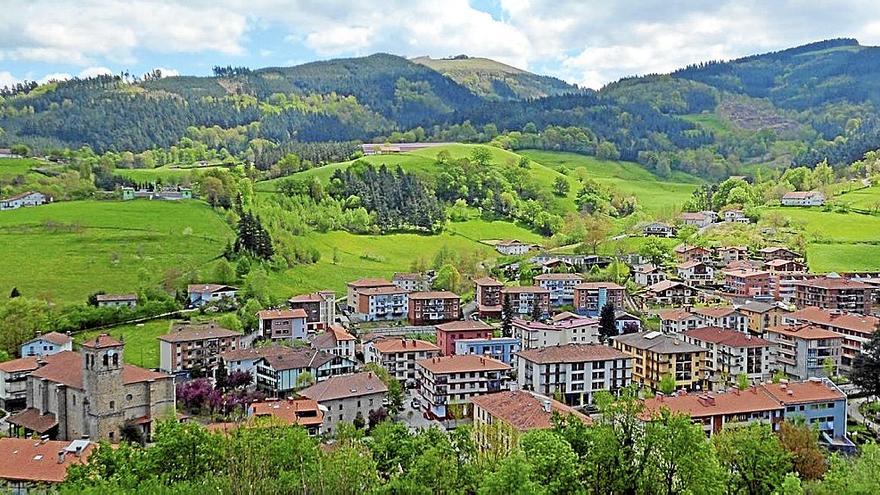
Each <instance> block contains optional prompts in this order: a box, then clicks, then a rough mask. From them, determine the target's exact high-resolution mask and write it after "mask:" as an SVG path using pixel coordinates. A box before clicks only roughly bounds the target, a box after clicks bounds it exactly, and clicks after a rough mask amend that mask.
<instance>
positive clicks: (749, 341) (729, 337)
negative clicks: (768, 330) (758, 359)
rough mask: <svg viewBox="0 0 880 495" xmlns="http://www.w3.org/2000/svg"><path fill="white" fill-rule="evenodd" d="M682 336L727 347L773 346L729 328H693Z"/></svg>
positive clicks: (765, 341) (758, 338)
mask: <svg viewBox="0 0 880 495" xmlns="http://www.w3.org/2000/svg"><path fill="white" fill-rule="evenodd" d="M684 334H685V335H687V336H688V337H691V338H692V339H696V340H701V341H703V342H711V343H714V344H721V345H726V346H728V347H769V346H771V345H773V344H772V343H770V342H769V341H767V340H764V339H762V338H760V337H753V336H752V335H751V334H748V333H744V332H740V331H737V330H733V329H730V328H718V327H703V328H694V329H693V330H688V331H686V332H684Z"/></svg>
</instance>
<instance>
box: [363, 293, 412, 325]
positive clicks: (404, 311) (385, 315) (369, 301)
mask: <svg viewBox="0 0 880 495" xmlns="http://www.w3.org/2000/svg"><path fill="white" fill-rule="evenodd" d="M408 314H409V297H408V294H407V292H406V291H405V290H403V289H401V288H399V287H397V286H395V285H392V286H391V287H370V288H366V289H358V291H357V309H356V310H355V313H354V316H355V317H356V318H358V319H360V320H361V321H382V320H402V319H404V318H406V317H407V315H408Z"/></svg>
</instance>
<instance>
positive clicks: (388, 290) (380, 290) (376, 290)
mask: <svg viewBox="0 0 880 495" xmlns="http://www.w3.org/2000/svg"><path fill="white" fill-rule="evenodd" d="M358 294H360V295H362V296H379V295H384V294H406V291H405V290H403V289H401V288H400V287H398V286H396V285H383V286H381V287H367V288H364V289H360V290H358Z"/></svg>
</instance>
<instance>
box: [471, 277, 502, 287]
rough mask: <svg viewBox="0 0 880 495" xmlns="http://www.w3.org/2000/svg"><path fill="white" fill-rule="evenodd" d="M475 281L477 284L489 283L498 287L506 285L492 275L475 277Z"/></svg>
mask: <svg viewBox="0 0 880 495" xmlns="http://www.w3.org/2000/svg"><path fill="white" fill-rule="evenodd" d="M474 283H475V284H477V285H489V286H496V287H502V286H504V284H502V283H501V282H499V281H497V280H495V279H494V278H491V277H480V278H477V279H474Z"/></svg>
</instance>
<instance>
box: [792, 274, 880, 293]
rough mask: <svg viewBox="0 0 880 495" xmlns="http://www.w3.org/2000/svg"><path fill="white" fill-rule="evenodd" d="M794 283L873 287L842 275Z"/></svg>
mask: <svg viewBox="0 0 880 495" xmlns="http://www.w3.org/2000/svg"><path fill="white" fill-rule="evenodd" d="M794 285H800V286H803V287H818V288H820V289H864V290H868V289H870V288H871V286H870V285H868V284H866V283H864V282H859V281H857V280H851V279H848V278H840V277H819V278H813V279H809V280H798V281H797V282H795V283H794Z"/></svg>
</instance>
